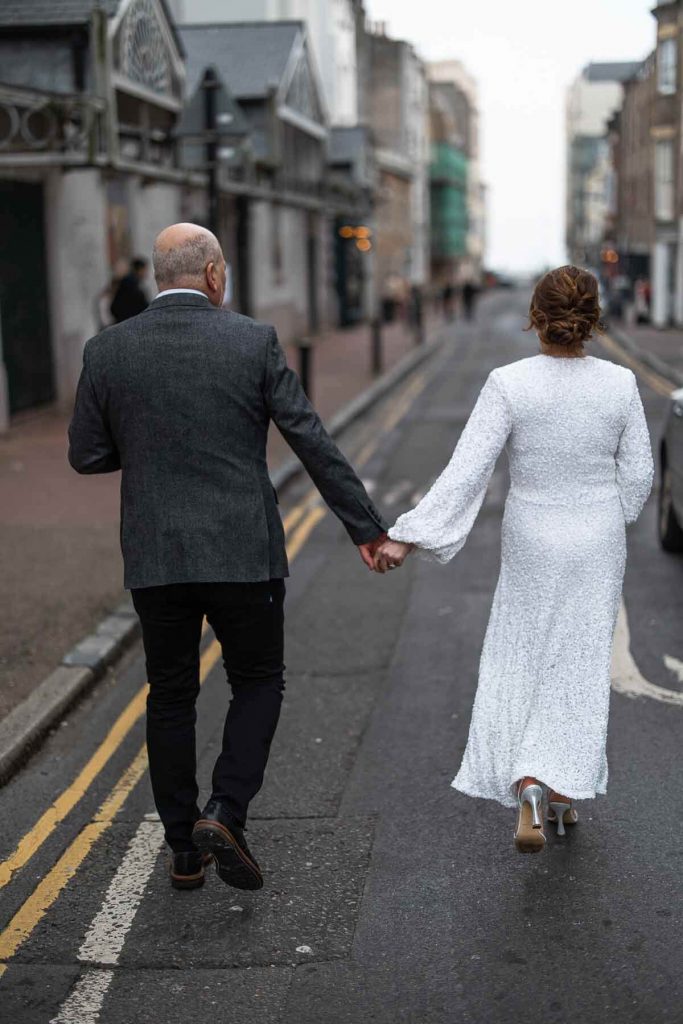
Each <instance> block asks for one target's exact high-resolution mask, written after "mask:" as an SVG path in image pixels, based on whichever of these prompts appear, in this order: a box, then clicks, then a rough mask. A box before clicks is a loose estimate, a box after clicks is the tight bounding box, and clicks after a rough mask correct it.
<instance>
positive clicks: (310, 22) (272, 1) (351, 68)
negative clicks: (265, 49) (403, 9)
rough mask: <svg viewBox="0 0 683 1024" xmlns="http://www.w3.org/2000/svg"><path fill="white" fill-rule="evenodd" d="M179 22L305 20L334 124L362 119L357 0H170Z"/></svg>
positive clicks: (329, 113)
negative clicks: (359, 87) (358, 63)
mask: <svg viewBox="0 0 683 1024" xmlns="http://www.w3.org/2000/svg"><path fill="white" fill-rule="evenodd" d="M170 6H171V9H172V10H173V13H174V16H175V18H176V21H177V22H178V23H179V24H206V23H213V24H221V25H225V24H228V23H231V22H232V23H237V22H243V23H248V22H261V21H271V22H273V21H301V22H304V23H305V25H306V27H307V30H308V34H309V38H310V41H311V48H312V54H313V60H314V62H315V65H316V69H317V72H318V73H319V74H320V78H321V82H322V86H323V91H324V96H325V104H326V110H327V113H328V116H329V119H330V122H331V124H333V125H338V126H341V127H353V126H354V125H356V124H358V67H357V40H356V33H357V16H358V11H359V9H360V10H361V12H362V3H360V2H359V0H230V2H229V3H226V0H170Z"/></svg>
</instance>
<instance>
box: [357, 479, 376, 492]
mask: <svg viewBox="0 0 683 1024" xmlns="http://www.w3.org/2000/svg"><path fill="white" fill-rule="evenodd" d="M361 483H362V484H363V487H364V488H365V490H366V491H367V492H368V494H374V493H375V491H376V490H377V481H376V480H365V479H363V480H362V481H361Z"/></svg>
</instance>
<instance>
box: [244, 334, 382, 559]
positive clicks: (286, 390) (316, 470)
mask: <svg viewBox="0 0 683 1024" xmlns="http://www.w3.org/2000/svg"><path fill="white" fill-rule="evenodd" d="M264 397H265V402H266V407H267V409H268V413H269V415H270V417H271V419H272V420H273V422H274V423H275V425H276V426H277V428H278V430H279V431H280V433H281V434H282V436H283V437H284V439H285V440H286V441H287V443H288V444H289V446H290V447H291V448H292V450H293V451H294V452H295V454H296V455H297V456H298V457H299V458H300V459H301V462H302V463H303V465H304V466H305V468H306V470H307V472H308V474H309V476H310V477H311V479H312V480H313V483H314V484H315V485H316V487H317V488H318V490H319V491H320V493H321V495H322V497H323V498H324V500H325V502H326V504H327V505H328V506H329V507H330V509H331V510H332V511H333V512H334V514H335V515H336V516H337V517H338V518H339V519H340V520H341V522H342V523H343V525H344V526H345V528H346V530H347V532H348V534H349V536H350V538H351V540H352V541H353V543H354V544H367V543H368V542H369V541H372V540H375V538H376V537H378V536H379V535H380V534H381V533H384V532H385V531H386V527H387V524H386V523H385V521H384V519H383V518H382V516H381V514H380V513H379V512H378V510H377V509H376V508H375V506H374V504H373V503H372V501H371V500H370V498H369V496H368V493H367V491H366V490H365V487H364V486H363V484H362V482H361V480H359V478H358V476H357V474H356V473H355V472H354V470H353V469H352V468H351V466H350V465H349V463H348V462H347V460H346V459H345V458H344V456H343V455H342V453H341V452H340V451H339V448H338V447H337V445H336V444H335V443H334V441H333V440H332V438H331V437H330V435H329V434H328V433H327V431H326V430H325V427H324V426H323V423H322V420H321V419H320V417H319V416H318V414H317V412H316V411H315V409H314V408H313V406H312V405H311V403H310V402H309V400H308V398H307V397H306V394H305V392H304V390H303V388H302V387H301V383H300V381H299V378H298V377H297V375H296V374H295V373H294V371H293V370H291V369H290V368H289V367H288V365H287V360H286V358H285V353H284V351H283V349H282V346H281V345H280V343H279V341H278V338H277V334H276V332H275V329H274V328H271V329H270V330H269V337H268V348H267V355H266V367H265V381H264Z"/></svg>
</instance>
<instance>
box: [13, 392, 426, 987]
mask: <svg viewBox="0 0 683 1024" xmlns="http://www.w3.org/2000/svg"><path fill="white" fill-rule="evenodd" d="M427 380H428V378H427V377H426V375H425V374H420V375H418V376H417V377H416V378H414V379H413V380H412V381H411V382H410V383H409V384H408V386H407V387H406V388H405V389H404V391H403V392H402V393H401V395H400V396H399V398H398V399H397V401H396V403H395V405H394V406H393V407H392V409H391V410H390V412H389V415H388V416H387V417H386V418H385V419H384V420H383V421H382V422H381V423H380V424H379V425H378V426H377V428H376V430H375V431H374V436H373V438H372V439H371V440H370V441H369V442H368V443H367V444H366V445H364V447H363V448H362V449H361V450H360V451H359V453H358V454H357V457H356V460H355V461H356V463H357V464H358V466H359V467H362V466H363V465H365V464H366V463H367V461H368V460H369V459H370V458H371V456H372V455H373V454H374V452H375V451H376V449H377V446H378V445H379V443H380V441H381V440H382V438H383V436H384V435H385V434H386V433H387V432H388V431H389V430H392V429H393V428H394V427H395V426H396V425H397V424H398V423H399V421H400V420H401V419H402V418H403V416H404V415H405V414H406V412H407V411H408V409H409V408H410V406H411V405H412V403H413V402H414V401H415V398H416V397H417V395H418V394H419V393H420V392H421V391H422V390H424V388H425V387H426V385H427ZM325 515H326V509H325V508H324V507H323V506H322V504H321V503H320V499H319V497H318V495H317V492H316V491H315V489H313V490H311V491H309V492H308V493H307V495H306V496H305V497H304V499H303V500H302V501H301V502H300V503H299V504H298V505H296V506H295V507H294V508H293V509H292V510H291V512H289V513H288V515H287V516H286V518H285V520H284V527H285V533H286V535H287V536H288V542H287V555H288V558H289V560H290V561H293V560H294V559H295V558H296V557H297V555H298V554H299V552H300V551H301V550H302V548H303V547H304V545H305V544H306V542H307V541H308V539H309V537H310V536H311V533H312V532H313V530H314V529H315V527H316V526H317V525H318V523H319V522H320V520H321V519H323V518H324V516H325ZM220 654H221V649H220V644H219V643H218V641H217V640H215V639H214V640H213V641H212V642H211V644H210V645H209V646H208V647H207V649H206V651H204V653H203V655H202V657H201V662H200V680H201V682H202V683H203V682H204V680H205V679H206V678H207V676H208V675H209V674H210V672H211V671H212V669H213V668H214V666H215V664H216V662H217V661H218V658H219V657H220ZM148 690H149V687H148V685H147V683H145V685H144V686H142V687H141V688H140V689H139V690H138V692H137V693H136V694H135V696H134V697H133V698H132V700H131V701H130V702H129V703H128V705H127V706H126V707H125V708H124V710H123V711H122V712H121V714H120V715H119V717H118V719H117V720H116V722H115V723H114V725H113V726H112V727H111V729H110V730H109V732H108V733H107V735H106V737H105V738H104V740H103V741H102V742H101V743H100V745H99V747H98V748H97V750H96V751H95V753H94V754H93V755H92V757H91V758H90V759H89V760H88V762H87V763H86V764H85V765H84V767H83V768H82V769H81V771H80V772H79V773H78V775H77V776H76V778H75V779H74V781H73V782H72V783H71V785H70V786H68V787H67V789H65V790H64V792H63V793H62V794H61V795H60V796H59V797H58V798H57V800H55V802H54V803H53V804H52V805H51V806H50V807H49V808H48V809H47V810H46V811H45V813H44V814H43V815H42V816H41V817H40V818H39V819H38V821H37V822H36V824H35V825H34V826H33V827H32V828H31V829H30V830H29V831H28V832H27V833H26V835H25V836H24V837H23V838H22V840H21V842H20V843H19V844H18V846H17V847H16V849H15V850H14V852H13V853H12V854H10V856H9V857H8V858H7V859H6V860H4V861H2V862H0V888H1V887H3V886H5V885H7V884H8V882H10V881H11V879H12V876H13V875H14V874H15V872H17V871H18V870H19V869H20V868H22V867H23V866H24V865H25V864H27V863H28V861H29V860H30V859H31V857H33V855H34V854H35V853H36V852H37V851H38V850H39V849H40V847H41V846H42V844H43V843H44V842H45V840H46V839H47V838H48V837H49V836H50V835H51V834H52V832H54V830H55V829H56V827H57V826H58V825H59V823H60V822H61V821H63V820H64V818H65V817H66V816H67V815H68V814H69V812H70V811H72V810H73V808H74V807H75V806H76V804H77V803H78V802H79V801H80V800H81V799H82V798H83V797H84V796H85V794H86V793H87V791H88V789H89V788H90V787H91V786H92V784H93V782H94V781H95V779H96V778H97V776H98V775H99V774H100V772H101V771H102V769H103V768H104V767H105V765H106V764H107V763H108V762H109V760H110V759H111V758H112V756H113V755H114V754H115V753H116V751H117V750H118V749H119V747H120V746H121V744H122V743H123V742H124V740H125V739H126V737H127V736H128V735H129V733H130V732H131V730H132V729H133V727H134V726H135V725H136V723H137V722H138V721H139V720H140V719H141V717H142V716H143V714H144V711H145V706H146V700H147V693H148ZM146 768H147V749H146V745H144V744H143V746H142V747H141V748H140V749H139V750H138V752H137V753H136V755H135V757H134V758H133V760H132V761H131V762H130V764H129V765H128V767H127V768H126V770H125V771H124V772H123V774H122V775H121V777H120V778H119V779H118V781H117V782H116V784H115V785H114V787H113V789H112V790H111V792H110V793H109V795H108V796H107V797H106V799H105V800H104V802H103V803H102V804H101V805H100V807H99V808H98V810H97V812H96V813H95V815H94V816H93V818H92V820H91V821H90V822H89V823H88V824H87V825H86V826H85V828H84V829H83V830H82V831H81V832H79V833H78V835H77V836H76V838H75V839H74V840H73V841H72V842H71V844H70V845H69V846H68V847H67V849H66V850H65V851H64V853H62V855H61V856H60V857H59V859H58V860H57V862H56V863H55V864H54V865H53V867H52V868H51V869H50V871H49V872H48V873H47V874H46V875H45V877H44V878H43V879H42V880H41V882H40V883H39V884H38V886H37V888H36V889H34V891H33V892H32V893H31V895H30V896H29V897H28V899H27V900H26V901H25V902H24V903H23V904H22V906H21V907H20V908H19V910H18V911H17V912H16V914H15V915H14V917H13V918H12V920H11V921H10V922H9V924H8V925H7V926H6V928H5V929H4V930H3V931H2V932H0V977H2V974H3V973H4V971H5V970H6V967H7V965H6V963H2V961H6V960H8V959H9V958H10V957H12V956H14V954H15V953H16V952H17V950H18V949H19V948H20V946H21V945H22V944H23V943H24V942H25V941H26V939H28V937H29V936H30V935H31V933H32V932H33V930H34V929H35V927H36V926H37V924H38V923H39V921H40V920H41V919H42V918H43V917H44V915H45V914H46V913H47V911H48V910H49V909H50V907H51V906H52V904H53V903H54V902H55V900H56V899H57V897H58V896H59V894H60V892H61V891H62V889H63V888H64V886H65V885H66V884H67V882H68V881H69V880H70V879H71V878H73V876H74V875H75V874H76V872H77V871H78V869H79V867H80V866H81V864H82V863H83V861H84V860H85V858H86V857H87V855H88V853H89V852H90V850H91V849H92V848H93V846H94V845H95V843H96V842H97V840H98V839H99V838H100V836H102V835H103V833H104V832H106V831H107V829H108V828H109V827H110V826H111V825H112V823H113V821H114V818H115V816H116V814H117V813H118V811H119V810H120V809H121V807H122V806H123V804H124V803H125V801H126V799H127V797H128V796H129V794H130V793H131V792H132V790H133V789H134V787H135V786H136V784H137V783H138V782H139V780H140V779H141V778H142V776H143V775H144V773H145V771H146Z"/></svg>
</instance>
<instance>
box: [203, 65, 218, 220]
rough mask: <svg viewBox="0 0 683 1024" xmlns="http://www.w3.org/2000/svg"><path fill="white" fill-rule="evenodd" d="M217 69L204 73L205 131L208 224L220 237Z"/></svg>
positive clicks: (207, 70)
mask: <svg viewBox="0 0 683 1024" xmlns="http://www.w3.org/2000/svg"><path fill="white" fill-rule="evenodd" d="M218 86H219V82H218V75H217V73H216V69H215V68H213V67H209V68H207V69H206V71H205V72H204V78H203V79H202V89H203V90H204V131H205V135H206V166H207V169H208V174H209V182H208V196H207V199H208V209H207V218H206V220H207V224H206V226H207V227H208V229H209V231H213V233H214V235H216V237H218V231H219V228H218V136H217V133H216V90H217V89H218Z"/></svg>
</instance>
